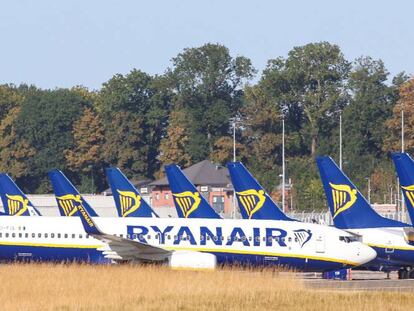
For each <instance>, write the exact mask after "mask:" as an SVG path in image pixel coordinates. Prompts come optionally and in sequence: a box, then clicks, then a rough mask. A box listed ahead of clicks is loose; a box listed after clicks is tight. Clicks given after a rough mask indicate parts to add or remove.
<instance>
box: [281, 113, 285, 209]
mask: <svg viewBox="0 0 414 311" xmlns="http://www.w3.org/2000/svg"><path fill="white" fill-rule="evenodd" d="M282 211H283V212H285V119H282Z"/></svg>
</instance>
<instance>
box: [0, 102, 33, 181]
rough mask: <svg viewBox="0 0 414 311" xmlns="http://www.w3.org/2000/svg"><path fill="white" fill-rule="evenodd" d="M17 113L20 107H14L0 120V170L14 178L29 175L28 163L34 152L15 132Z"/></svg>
mask: <svg viewBox="0 0 414 311" xmlns="http://www.w3.org/2000/svg"><path fill="white" fill-rule="evenodd" d="M19 113H20V107H14V108H12V109H10V110H9V111H8V113H7V114H6V116H5V117H4V118H3V119H2V120H1V122H0V171H1V172H7V173H8V174H11V176H12V177H14V178H22V177H24V176H28V175H30V173H31V172H30V170H29V166H28V163H29V161H30V159H31V158H32V157H33V156H34V154H35V150H34V149H33V148H32V147H31V146H30V145H29V144H28V143H27V141H26V140H25V139H24V138H23V137H19V135H18V134H17V133H16V119H17V118H18V116H19Z"/></svg>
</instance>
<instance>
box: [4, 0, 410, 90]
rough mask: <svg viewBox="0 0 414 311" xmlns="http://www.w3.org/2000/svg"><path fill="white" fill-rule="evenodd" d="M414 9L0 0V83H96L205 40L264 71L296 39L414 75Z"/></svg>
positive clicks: (318, 2)
mask: <svg viewBox="0 0 414 311" xmlns="http://www.w3.org/2000/svg"><path fill="white" fill-rule="evenodd" d="M413 12H414V2H413V1H410V0H406V1H403V0H397V1H382V0H378V1H372V0H364V1H362V0H360V1H355V0H348V1H333V0H331V1H325V0H313V1H276V0H274V1H265V0H262V1H244V0H238V1H234V0H221V1H218V0H208V1H207V0H206V1H196V0H193V1H189V0H170V1H167V0H165V1H161V0H150V1H138V0H135V1H130V0H124V1H107V0H100V1H98V0H83V1H80V0H71V1H66V0H65V1H64V0H58V1H56V0H54V1H49V0H37V1H29V0H16V1H12V0H2V1H1V2H0V33H1V39H0V40H1V41H0V42H1V45H0V48H1V52H0V83H15V84H19V83H21V82H25V83H29V84H35V85H37V86H39V87H42V88H55V87H71V86H74V85H84V86H87V87H89V88H92V89H98V88H100V86H101V84H102V83H103V82H105V81H107V80H108V79H109V78H111V77H112V76H113V75H114V74H116V73H123V74H124V73H127V72H129V71H130V70H131V69H132V68H137V69H141V70H143V71H146V72H148V73H150V74H161V73H163V72H164V70H165V68H167V67H168V66H169V65H170V59H171V58H172V57H174V56H175V55H177V54H178V53H179V52H180V51H182V49H183V48H185V47H195V46H200V45H202V44H204V43H207V42H214V43H217V42H218V43H221V44H224V45H225V46H227V47H228V48H229V49H230V51H231V53H232V54H233V55H243V56H246V57H249V58H250V59H251V60H252V62H253V65H254V66H255V67H256V68H257V69H258V70H259V71H260V70H262V69H263V68H264V67H265V66H266V62H267V60H268V59H270V58H275V57H278V56H286V55H287V53H288V51H289V50H290V49H291V48H292V47H294V46H297V45H303V44H306V43H309V42H318V41H329V42H331V43H336V44H338V45H339V46H340V47H341V49H342V51H343V52H344V54H345V56H346V57H347V58H348V59H349V60H353V59H354V58H356V57H359V56H361V55H370V56H372V57H374V58H381V59H382V60H383V61H384V62H385V65H386V67H387V68H388V70H389V71H390V72H391V74H392V75H395V74H397V73H398V72H400V71H406V72H407V73H410V74H411V73H414V57H413V51H414V31H413V26H412V18H413V17H412V14H413Z"/></svg>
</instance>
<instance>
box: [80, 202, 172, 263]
mask: <svg viewBox="0 0 414 311" xmlns="http://www.w3.org/2000/svg"><path fill="white" fill-rule="evenodd" d="M76 213H77V214H78V216H79V217H80V219H81V221H82V226H83V228H84V229H85V232H86V233H87V234H89V235H91V236H93V237H94V238H95V239H97V240H100V241H102V242H104V243H105V244H106V245H105V246H103V247H101V248H99V249H98V250H99V251H102V252H103V254H104V255H105V257H106V258H110V259H113V260H148V261H163V260H165V259H167V258H168V257H170V256H171V254H172V252H170V251H168V250H166V249H163V248H161V247H156V246H152V245H149V244H146V243H142V242H138V241H134V240H129V239H125V238H122V237H119V236H116V235H113V234H108V233H105V232H103V231H101V230H100V229H99V228H98V226H97V225H96V224H95V222H94V221H93V219H92V217H91V216H90V215H89V213H88V211H87V210H86V208H85V207H84V206H83V204H80V205H79V206H78V209H77V211H76Z"/></svg>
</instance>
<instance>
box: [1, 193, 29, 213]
mask: <svg viewBox="0 0 414 311" xmlns="http://www.w3.org/2000/svg"><path fill="white" fill-rule="evenodd" d="M6 197H7V204H8V206H9V214H10V215H12V216H20V215H22V214H23V213H24V212H25V211H26V210H27V207H28V205H29V200H27V199H24V198H23V197H22V196H21V195H8V194H6Z"/></svg>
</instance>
